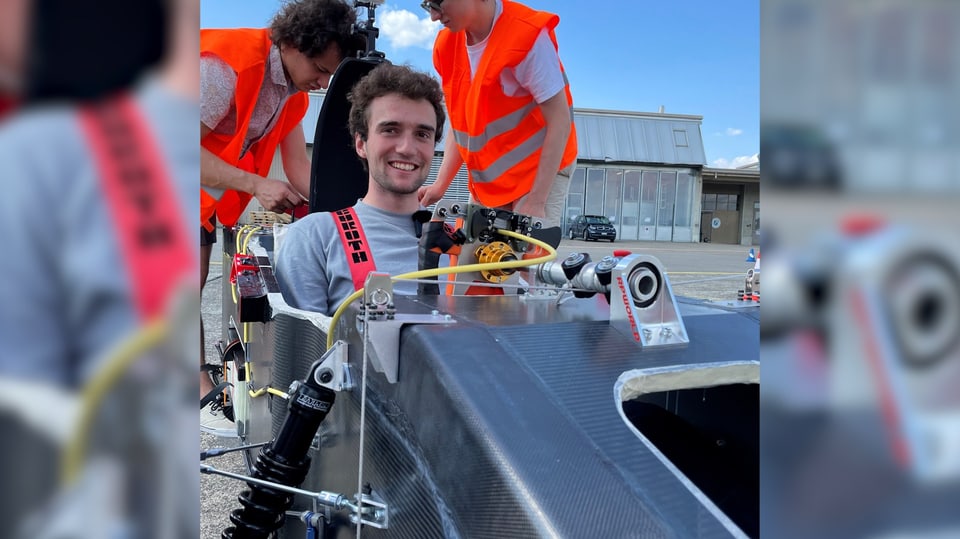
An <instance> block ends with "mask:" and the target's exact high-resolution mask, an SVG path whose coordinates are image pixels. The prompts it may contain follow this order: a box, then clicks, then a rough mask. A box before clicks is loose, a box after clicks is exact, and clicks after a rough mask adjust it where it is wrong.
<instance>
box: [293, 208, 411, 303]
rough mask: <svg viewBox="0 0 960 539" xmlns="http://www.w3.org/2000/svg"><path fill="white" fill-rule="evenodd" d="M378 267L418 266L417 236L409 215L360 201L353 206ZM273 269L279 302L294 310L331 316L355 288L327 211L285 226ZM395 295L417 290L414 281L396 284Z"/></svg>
mask: <svg viewBox="0 0 960 539" xmlns="http://www.w3.org/2000/svg"><path fill="white" fill-rule="evenodd" d="M353 209H354V210H355V211H356V213H357V219H359V221H360V224H361V226H362V227H363V232H364V234H365V235H366V237H367V242H368V243H369V250H370V253H371V254H373V260H374V263H375V264H376V267H377V271H382V272H386V273H389V274H390V275H399V274H401V273H408V272H411V271H416V270H417V261H418V253H417V241H418V240H417V236H416V231H415V229H414V222H413V219H412V217H411V215H410V214H406V213H404V214H396V213H390V212H387V211H384V210H381V209H379V208H375V207H373V206H370V205H367V204H365V203H364V202H363V201H362V200H360V201H357V203H356V204H355V205H354V206H353ZM274 271H275V272H276V275H277V282H278V283H279V285H280V291H281V292H282V293H283V298H284V300H285V301H286V302H287V303H288V304H289V305H290V306H291V307H296V308H297V309H303V310H307V311H314V312H319V313H323V314H326V315H327V316H332V315H333V313H334V311H336V310H337V307H339V306H340V303H341V302H342V301H343V300H344V299H346V297H347V296H349V295H350V294H352V293H353V292H354V286H353V277H352V276H351V273H350V266H349V264H348V263H347V254H346V251H345V250H344V248H343V242H342V241H341V240H340V233H339V232H338V231H337V227H336V223H335V222H334V219H333V217H331V215H330V213H328V212H318V213H312V214H310V215H308V216H306V217H304V218H303V219H301V220H300V221H297V222H295V223H293V224H292V225H290V226H289V227H288V229H287V233H286V236H285V237H284V238H283V242H282V243H281V244H280V248H279V249H278V250H277V254H276V261H275V268H274ZM393 289H394V293H395V294H405V295H412V294H416V293H417V284H416V283H411V282H397V283H394V285H393Z"/></svg>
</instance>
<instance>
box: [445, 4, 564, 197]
mask: <svg viewBox="0 0 960 539" xmlns="http://www.w3.org/2000/svg"><path fill="white" fill-rule="evenodd" d="M559 22H560V17H558V16H556V15H554V14H553V13H547V12H545V11H536V10H533V9H530V8H528V7H526V6H524V5H522V4H517V3H515V2H511V1H510V0H503V13H501V14H500V18H499V19H498V20H497V23H496V24H495V25H494V27H493V31H492V32H491V33H490V36H489V38H488V40H487V47H486V49H485V50H484V52H483V56H482V58H481V60H480V63H479V65H478V66H477V73H476V74H475V75H474V77H473V80H472V81H471V80H470V61H469V58H468V56H467V42H466V39H467V38H466V32H456V33H453V32H451V31H450V30H448V29H446V28H444V29H442V30H440V33H439V35H437V40H436V42H435V43H434V47H433V65H434V67H435V68H436V69H437V72H438V73H439V74H440V79H441V81H442V82H443V95H444V98H445V99H446V103H447V110H448V112H449V113H450V127H451V128H452V129H453V136H454V141H455V142H456V144H457V148H458V150H459V151H460V155H461V156H462V157H463V161H464V163H466V165H467V171H468V173H469V176H470V181H469V188H470V193H471V194H472V195H473V198H474V199H476V200H477V201H478V202H480V203H481V204H483V205H485V206H490V207H496V206H503V205H506V204H509V203H511V202H513V201H515V200H517V199H519V198H520V197H522V196H524V195H525V194H527V193H528V192H529V191H530V189H531V188H532V187H533V182H534V180H535V179H536V176H537V166H538V164H539V162H540V153H541V150H542V148H543V141H544V138H545V137H546V133H547V129H546V120H545V119H544V117H543V113H542V112H541V111H540V107H539V106H538V105H537V102H536V100H535V99H534V98H533V96H532V95H527V96H518V97H510V96H508V95H506V94H504V92H503V88H502V86H501V84H500V73H501V72H502V71H503V70H504V69H505V68H508V67H516V66H517V65H518V64H520V62H521V61H523V59H524V58H525V57H526V56H527V54H528V53H529V52H530V49H532V48H533V44H534V43H535V42H536V40H537V37H538V36H539V35H540V32H541V31H542V30H543V29H544V28H546V29H547V31H548V34H549V36H550V41H552V42H553V46H554V48H557V38H556V35H555V34H554V31H553V30H554V28H556V26H557V24H559ZM560 70H561V71H563V64H561V65H560ZM564 80H566V74H564ZM564 92H565V93H566V95H567V105H569V106H570V107H572V106H573V97H572V96H571V94H570V84H569V83H567V85H566V86H565V88H564ZM576 158H577V135H576V129H575V127H574V125H573V113H572V111H571V121H570V136H569V138H568V139H567V146H566V148H565V149H564V152H563V158H562V159H561V161H560V170H562V169H563V168H564V167H566V166H568V165H570V164H571V163H573V162H574V161H575V160H576Z"/></svg>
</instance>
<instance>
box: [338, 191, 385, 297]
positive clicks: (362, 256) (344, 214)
mask: <svg viewBox="0 0 960 539" xmlns="http://www.w3.org/2000/svg"><path fill="white" fill-rule="evenodd" d="M330 216H331V217H332V218H333V221H334V223H336V225H337V231H338V232H340V241H341V242H343V251H344V252H345V253H346V254H347V263H348V264H349V265H350V276H351V277H352V278H353V289H354V290H360V289H361V288H363V283H364V281H366V279H367V274H369V273H370V272H371V271H375V270H376V269H377V265H376V264H375V263H374V261H373V253H371V252H370V244H369V243H367V236H366V235H365V234H364V233H363V227H362V226H360V219H358V218H357V212H355V211H354V209H353V208H343V209H342V210H337V211H335V212H332V213H330Z"/></svg>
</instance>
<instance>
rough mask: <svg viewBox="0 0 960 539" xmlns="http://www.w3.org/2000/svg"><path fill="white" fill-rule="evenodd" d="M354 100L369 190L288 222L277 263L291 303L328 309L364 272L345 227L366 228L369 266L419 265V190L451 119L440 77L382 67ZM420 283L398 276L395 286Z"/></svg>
mask: <svg viewBox="0 0 960 539" xmlns="http://www.w3.org/2000/svg"><path fill="white" fill-rule="evenodd" d="M350 103H351V105H352V106H351V108H350V134H351V135H352V136H353V139H354V146H355V149H356V152H357V155H358V156H359V157H360V159H361V160H362V161H363V162H364V164H365V165H366V168H367V170H368V172H369V175H368V179H367V182H368V187H367V194H366V196H365V197H363V199H361V200H359V201H357V203H356V204H355V205H354V206H353V207H352V208H351V210H352V211H348V210H341V211H340V212H334V213H327V212H322V213H313V214H310V215H308V216H306V217H304V218H303V219H301V220H300V221H297V222H296V223H294V224H292V225H290V226H289V227H288V229H287V234H286V237H285V238H284V240H283V242H282V244H281V246H280V248H279V249H278V251H277V256H276V265H275V266H276V267H275V270H276V275H277V281H278V283H279V284H280V290H281V292H283V297H284V299H285V300H286V301H287V303H288V304H290V305H291V306H293V307H296V308H298V309H304V310H309V311H315V312H320V313H324V314H326V315H328V316H329V315H332V314H333V312H334V311H335V310H336V308H337V307H338V306H339V305H340V303H341V302H342V301H343V300H344V299H345V298H346V297H347V296H349V295H350V294H352V293H353V291H354V290H356V282H357V279H361V281H360V282H362V277H363V275H361V276H357V275H355V268H356V266H354V265H351V263H350V262H349V261H348V253H347V248H348V246H349V245H352V244H351V242H350V241H349V240H344V239H343V238H342V237H341V234H342V233H341V231H342V230H347V229H349V230H350V231H353V230H354V228H352V227H353V226H358V228H359V229H361V230H362V233H363V234H362V235H363V237H364V239H363V241H364V243H365V244H366V247H367V249H366V252H367V253H368V254H369V255H372V258H373V264H372V265H371V266H370V267H371V268H372V267H375V268H376V269H377V270H378V271H385V272H387V273H390V274H391V275H397V274H400V273H406V272H410V271H415V270H416V269H417V260H418V258H417V257H418V254H417V244H418V240H417V235H416V228H415V226H416V223H415V221H414V219H413V214H414V213H415V212H416V211H417V210H419V209H420V204H419V201H418V200H417V190H418V189H419V188H420V186H421V185H423V183H424V182H425V181H426V179H427V174H428V173H429V172H430V163H431V161H432V159H433V150H434V147H435V145H436V143H437V141H438V140H439V139H440V136H441V133H442V132H443V124H444V121H445V114H444V112H443V106H442V103H443V93H442V91H441V90H440V84H439V83H438V82H437V81H436V80H435V79H433V78H432V77H430V76H429V75H427V74H425V73H421V72H418V71H415V70H413V69H411V68H409V67H406V66H395V65H391V64H386V63H384V64H381V65H379V66H377V67H376V68H374V69H373V70H372V71H371V72H370V73H369V74H368V75H367V76H365V77H364V78H363V79H361V80H360V82H358V83H357V85H356V86H354V88H353V91H352V92H351V93H350ZM348 225H349V226H348ZM344 237H346V236H344ZM352 254H353V253H351V255H352ZM416 288H417V285H416V283H397V284H396V288H395V292H396V293H397V294H415V293H416Z"/></svg>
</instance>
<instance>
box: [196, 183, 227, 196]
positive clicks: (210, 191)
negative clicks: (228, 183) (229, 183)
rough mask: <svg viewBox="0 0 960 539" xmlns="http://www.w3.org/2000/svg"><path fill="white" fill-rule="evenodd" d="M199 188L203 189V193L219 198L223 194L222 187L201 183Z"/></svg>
mask: <svg viewBox="0 0 960 539" xmlns="http://www.w3.org/2000/svg"><path fill="white" fill-rule="evenodd" d="M200 189H203V191H204V192H205V193H207V194H208V195H210V196H212V197H213V198H215V199H217V200H220V197H222V196H223V192H224V190H223V189H217V188H216V187H207V186H206V185H201V186H200Z"/></svg>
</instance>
